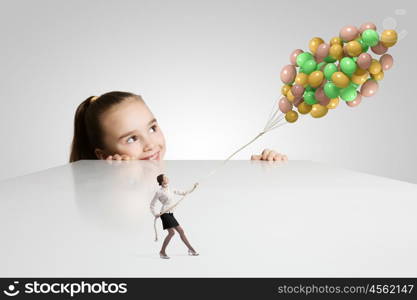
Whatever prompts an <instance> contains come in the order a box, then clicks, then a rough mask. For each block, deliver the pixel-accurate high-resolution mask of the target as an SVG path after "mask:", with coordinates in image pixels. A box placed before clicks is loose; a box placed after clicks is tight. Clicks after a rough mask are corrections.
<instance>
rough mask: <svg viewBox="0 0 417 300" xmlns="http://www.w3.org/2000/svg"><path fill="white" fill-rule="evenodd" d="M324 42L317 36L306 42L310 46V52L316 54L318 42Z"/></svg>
mask: <svg viewBox="0 0 417 300" xmlns="http://www.w3.org/2000/svg"><path fill="white" fill-rule="evenodd" d="M322 43H324V41H323V40H322V39H321V38H319V37H314V38H312V39H311V40H310V42H309V43H308V47H309V48H310V51H311V53H313V54H316V52H317V48H318V47H319V45H320V44H322Z"/></svg>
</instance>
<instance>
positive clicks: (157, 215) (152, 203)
mask: <svg viewBox="0 0 417 300" xmlns="http://www.w3.org/2000/svg"><path fill="white" fill-rule="evenodd" d="M158 199H159V194H158V191H157V192H156V193H155V196H154V197H153V199H152V201H151V205H150V209H151V213H152V214H153V215H154V216H155V217H159V214H158V213H157V211H156V201H157V200H158Z"/></svg>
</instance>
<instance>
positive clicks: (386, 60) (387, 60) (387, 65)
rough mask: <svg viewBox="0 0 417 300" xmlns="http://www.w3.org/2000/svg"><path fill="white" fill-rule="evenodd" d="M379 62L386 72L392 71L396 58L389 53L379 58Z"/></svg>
mask: <svg viewBox="0 0 417 300" xmlns="http://www.w3.org/2000/svg"><path fill="white" fill-rule="evenodd" d="M379 62H380V63H381V66H382V69H383V70H384V71H386V70H389V69H391V67H392V65H393V64H394V58H393V57H392V56H391V55H390V54H388V53H387V54H384V55H382V56H381V57H380V58H379Z"/></svg>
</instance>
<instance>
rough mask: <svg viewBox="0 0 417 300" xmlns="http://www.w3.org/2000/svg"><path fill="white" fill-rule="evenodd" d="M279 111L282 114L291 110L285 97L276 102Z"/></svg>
mask: <svg viewBox="0 0 417 300" xmlns="http://www.w3.org/2000/svg"><path fill="white" fill-rule="evenodd" d="M278 106H279V110H280V111H282V112H283V113H284V114H286V113H287V112H289V111H290V110H291V109H292V104H291V102H290V101H288V99H287V97H282V98H281V99H280V100H279V102H278Z"/></svg>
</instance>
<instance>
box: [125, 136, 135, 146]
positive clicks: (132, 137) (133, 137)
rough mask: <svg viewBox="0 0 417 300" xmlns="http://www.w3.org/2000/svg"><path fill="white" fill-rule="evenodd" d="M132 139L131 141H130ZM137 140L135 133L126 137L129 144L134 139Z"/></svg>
mask: <svg viewBox="0 0 417 300" xmlns="http://www.w3.org/2000/svg"><path fill="white" fill-rule="evenodd" d="M132 140H133V141H132ZM136 140H137V138H136V135H133V136H131V137H129V138H128V139H127V143H128V144H131V143H133V142H134V141H136ZM130 141H132V142H130Z"/></svg>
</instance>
